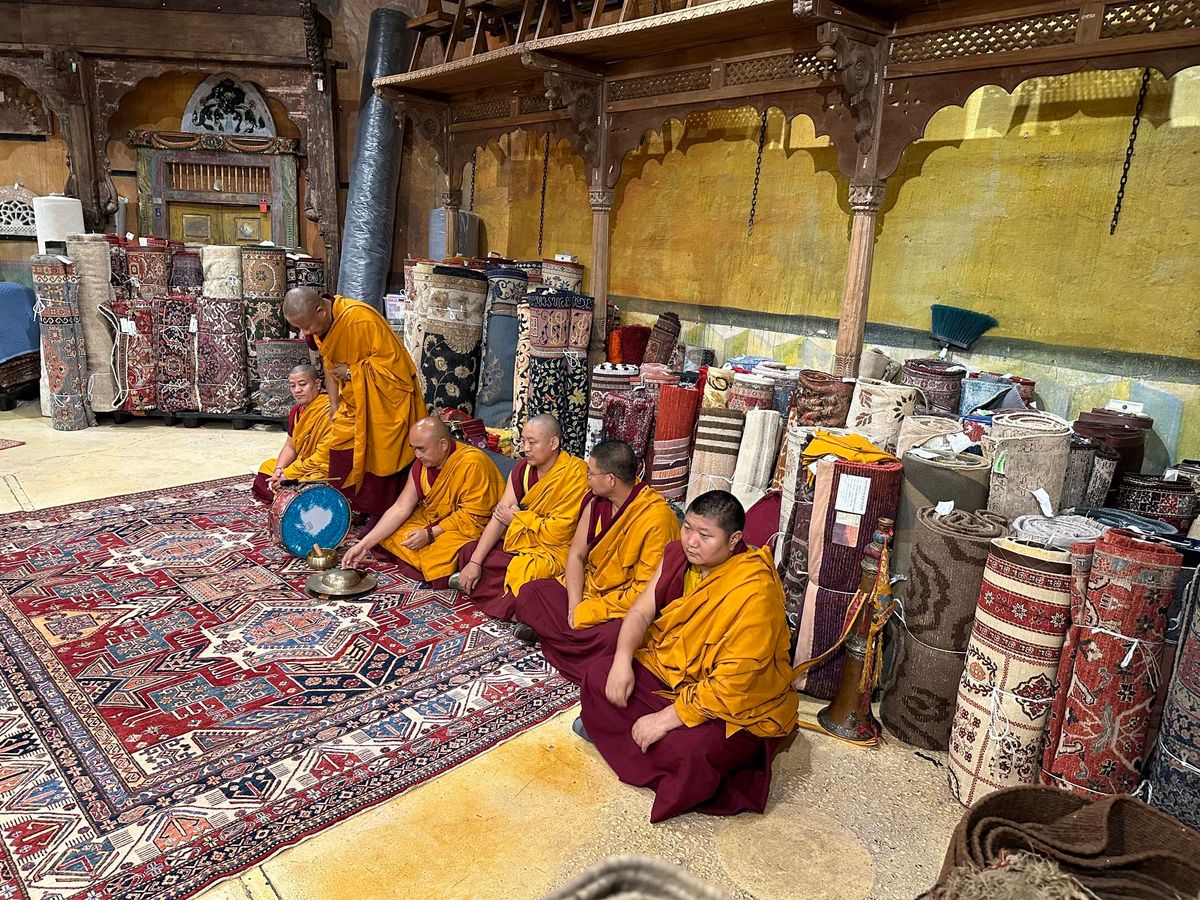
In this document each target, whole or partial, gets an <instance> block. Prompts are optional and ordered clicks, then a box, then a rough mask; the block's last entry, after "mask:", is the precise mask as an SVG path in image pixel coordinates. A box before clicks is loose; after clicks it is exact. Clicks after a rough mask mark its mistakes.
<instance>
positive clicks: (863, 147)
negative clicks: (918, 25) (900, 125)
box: [817, 22, 884, 156]
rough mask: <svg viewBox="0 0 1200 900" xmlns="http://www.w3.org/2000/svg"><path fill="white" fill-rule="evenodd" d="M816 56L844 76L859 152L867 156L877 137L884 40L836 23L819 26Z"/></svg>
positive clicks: (847, 104)
mask: <svg viewBox="0 0 1200 900" xmlns="http://www.w3.org/2000/svg"><path fill="white" fill-rule="evenodd" d="M817 40H818V41H820V42H821V49H820V50H818V51H817V58H818V59H821V60H822V61H824V62H825V63H826V65H828V66H829V68H830V70H831V71H836V72H837V73H838V74H839V75H840V76H841V81H842V95H843V102H844V103H845V105H846V106H847V107H848V108H849V109H850V112H851V113H853V115H854V140H855V142H856V143H857V144H858V152H859V153H860V154H862V155H863V156H868V155H869V154H870V153H871V151H872V149H874V147H875V143H876V141H877V140H878V119H877V117H876V113H877V112H878V109H879V97H880V85H881V82H882V74H883V47H884V44H883V41H881V40H880V39H879V38H878V37H877V36H875V35H872V34H867V33H866V32H860V31H858V30H856V29H851V28H846V27H844V26H841V25H837V24H833V23H828V22H826V23H823V24H821V25H819V26H817Z"/></svg>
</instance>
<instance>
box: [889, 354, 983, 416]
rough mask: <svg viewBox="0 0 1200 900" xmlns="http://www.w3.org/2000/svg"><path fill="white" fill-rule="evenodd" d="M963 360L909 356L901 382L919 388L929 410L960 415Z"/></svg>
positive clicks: (903, 368) (964, 370) (964, 368)
mask: <svg viewBox="0 0 1200 900" xmlns="http://www.w3.org/2000/svg"><path fill="white" fill-rule="evenodd" d="M966 374H967V368H966V366H964V365H963V364H962V363H956V362H951V361H950V360H946V359H910V360H908V361H907V362H905V363H904V365H903V366H902V367H901V369H900V383H901V384H907V385H910V386H911V387H915V388H918V389H919V390H920V391H921V395H922V396H923V397H924V398H925V408H926V409H927V410H929V411H930V412H934V411H937V412H944V413H950V414H951V415H955V416H957V415H958V406H959V398H960V396H961V395H962V383H963V376H965V375H966Z"/></svg>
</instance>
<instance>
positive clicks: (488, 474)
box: [380, 444, 504, 581]
mask: <svg viewBox="0 0 1200 900" xmlns="http://www.w3.org/2000/svg"><path fill="white" fill-rule="evenodd" d="M408 477H409V478H413V479H416V487H417V496H418V497H419V498H420V502H419V503H418V504H417V508H416V509H415V510H414V511H413V514H412V515H411V516H409V518H408V521H407V522H405V523H404V524H403V525H401V526H400V527H399V528H398V529H397V530H396V532H395V533H394V534H392V535H390V536H388V537H386V538H384V539H383V540H382V541H381V542H380V545H381V546H382V547H383V548H384V549H385V550H387V551H388V552H389V553H391V554H392V555H393V556H395V557H396V558H397V559H399V560H401V561H402V562H406V563H408V564H409V565H410V566H413V567H415V568H417V569H420V570H421V574H422V575H424V577H425V580H426V581H434V580H436V579H438V578H444V577H446V576H447V575H450V574H451V573H453V572H454V570H455V568H456V567H457V564H458V551H459V548H460V547H462V546H463V545H464V544H466V543H468V542H470V541H474V540H478V539H479V536H480V535H481V534H483V529H484V526H486V525H487V523H488V519H490V518H491V516H492V510H494V509H495V508H496V504H497V503H499V502H500V495H501V494H502V493H503V492H504V478H503V476H501V474H500V470H499V469H497V468H496V464H495V463H494V462H492V461H491V460H490V459H488V456H487V454H486V453H484V452H483V451H482V450H477V449H476V448H475V447H472V446H470V445H468V444H458V445H456V446H455V448H454V450H453V452H451V454H450V456H449V458H448V459H447V460H446V462H445V463H444V464H443V465H442V467H441V469H440V470H438V472H437V474H436V475H435V476H433V477H431V473H430V472H429V470H428V469H426V468H425V467H424V466H421V465H419V464H418V465H414V466H413V468H412V471H411V472H410V473H409V476H408ZM434 525H437V526H439V527H441V528H442V533H441V534H439V535H438V536H437V538H435V539H434V541H433V543H432V544H429V545H428V546H426V547H422V548H421V549H420V550H410V549H408V548H407V547H405V546H403V545H402V544H401V541H403V540H404V538H405V536H406V535H408V534H410V533H412V532H414V531H419V530H421V529H423V528H428V527H431V526H434Z"/></svg>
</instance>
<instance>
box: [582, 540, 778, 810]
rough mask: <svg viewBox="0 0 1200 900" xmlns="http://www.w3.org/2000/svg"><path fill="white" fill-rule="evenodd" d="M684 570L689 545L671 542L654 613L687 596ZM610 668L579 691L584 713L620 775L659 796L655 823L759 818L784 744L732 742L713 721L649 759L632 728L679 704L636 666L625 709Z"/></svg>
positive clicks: (683, 733)
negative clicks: (691, 815)
mask: <svg viewBox="0 0 1200 900" xmlns="http://www.w3.org/2000/svg"><path fill="white" fill-rule="evenodd" d="M739 549H744V547H742V548H739ZM686 571H687V559H686V557H684V555H683V547H682V546H681V545H680V544H679V542H678V541H674V542H672V543H670V544H668V545H667V549H666V553H665V554H664V556H663V570H662V575H661V576H660V577H659V582H658V587H657V589H656V591H655V596H654V600H655V608H656V610H661V609H663V608H664V607H665V606H666V605H667V604H668V603H670V602H671V601H672V600H675V599H677V598H678V597H680V596H682V594H683V576H684V573H685V572H686ZM612 664H613V656H612V655H611V654H610V655H607V656H603V657H601V658H599V659H597V660H595V661H594V662H593V663H592V664H591V665H590V666H589V667H588V668H587V671H586V672H585V674H584V677H583V684H582V686H581V688H580V698H579V699H580V702H581V704H582V709H581V711H580V715H581V716H582V718H583V726H584V728H585V729H586V730H587V733H588V737H589V738H590V739H591V741H592V743H593V744H595V745H596V749H597V750H599V751H600V755H601V756H603V757H604V759H605V761H606V762H607V763H608V764H609V765H610V766H611V767H612V769H613V771H614V772H616V773H617V777H618V778H620V779H621V781H623V782H625V783H626V784H632V785H635V786H637V787H648V788H651V789H652V790H653V791H654V804H653V806H652V807H651V809H650V821H651V822H662V821H665V820H666V819H670V818H672V817H673V816H677V815H680V814H681V813H685V812H688V811H689V810H696V811H697V812H702V813H707V814H709V815H715V816H731V815H736V814H737V813H740V812H746V811H750V812H758V813H761V812H762V811H763V810H764V809H765V808H766V805H767V795H768V794H769V792H770V789H771V760H772V759H773V758H774V756H775V751H776V750H777V748H778V746H779V738H763V737H759V736H758V735H755V734H751V733H750V732H749V731H746V730H745V729H743V730H741V731H738V732H736V733H735V734H734V735H733V736H732V737H726V736H725V722H724V721H723V720H721V719H712V720H710V721H707V722H705V723H704V724H702V725H696V726H693V727H688V726H686V725H685V726H681V727H679V728H676V729H674V730H672V731H669V732H667V734H666V735H665V736H664V737H662V738H661V739H660V740H658V741H656V742H655V743H654V744H652V745H651V746H650V749H649V750H648V751H647V752H645V753H643V752H642V750H641V748H640V747H638V745H637V744H636V743H635V742H634V740H633V736H632V731H633V726H634V723H635V722H637V720H638V719H640V718H641V717H642V716H646V715H650V714H652V713H656V712H659V711H660V710H663V709H666V708H667V707H668V706H670V705H671V704H672V702H673V701H672V700H670V699H668V698H667V697H663V696H662V695H661V694H660V693H659V692H660V691H665V690H668V688H667V686H666V685H664V684H663V683H662V682H661V681H659V680H658V679H657V678H655V677H654V675H652V674H651V673H650V671H649V670H648V669H646V668H645V667H644V666H642V665H641V664H640V663H638V662H636V661H635V662H634V663H633V675H634V687H633V692H632V693H631V694H630V696H629V702H628V704H627V705H626V707H625V708H624V709H621V708H620V707H617V706H613V705H612V704H611V703H610V702H609V701H608V698H607V697H606V696H605V694H604V688H605V685H606V684H607V683H608V673H609V670H610V669H611V668H612Z"/></svg>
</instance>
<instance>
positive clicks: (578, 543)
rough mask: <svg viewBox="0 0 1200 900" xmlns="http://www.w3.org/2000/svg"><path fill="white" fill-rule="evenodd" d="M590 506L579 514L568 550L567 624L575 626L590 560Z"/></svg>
mask: <svg viewBox="0 0 1200 900" xmlns="http://www.w3.org/2000/svg"><path fill="white" fill-rule="evenodd" d="M588 518H589V516H588V508H586V507H585V508H584V510H583V513H582V514H581V515H580V516H579V524H578V525H576V526H575V536H574V537H573V538H571V549H570V550H569V551H568V552H567V577H566V582H567V624H568V625H570V626H571V627H572V628H574V627H575V607H577V606H578V605H579V604H580V603H581V602H583V580H584V573H585V572H586V571H587V560H588V544H587V539H588Z"/></svg>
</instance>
